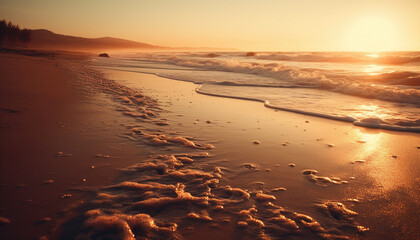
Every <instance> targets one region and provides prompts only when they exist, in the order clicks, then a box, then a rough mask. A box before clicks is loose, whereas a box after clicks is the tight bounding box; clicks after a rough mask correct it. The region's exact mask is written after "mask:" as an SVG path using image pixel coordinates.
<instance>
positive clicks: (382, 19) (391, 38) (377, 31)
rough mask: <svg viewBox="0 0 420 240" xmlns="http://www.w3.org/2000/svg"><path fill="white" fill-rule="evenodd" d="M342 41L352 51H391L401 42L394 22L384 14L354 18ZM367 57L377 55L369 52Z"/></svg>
mask: <svg viewBox="0 0 420 240" xmlns="http://www.w3.org/2000/svg"><path fill="white" fill-rule="evenodd" d="M347 31H348V33H347V35H346V36H345V39H344V40H343V42H344V43H345V46H346V48H347V49H349V50H353V51H392V50H393V49H397V48H398V46H399V45H400V44H401V41H402V40H401V39H400V36H401V32H400V31H399V29H398V25H397V23H396V22H394V21H392V19H390V18H387V17H386V16H375V15H373V14H372V15H367V16H364V17H360V18H355V19H354V21H353V22H352V23H351V24H350V26H349V28H348V30H347ZM368 56H369V57H378V55H377V54H370V55H368Z"/></svg>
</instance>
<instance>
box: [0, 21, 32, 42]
mask: <svg viewBox="0 0 420 240" xmlns="http://www.w3.org/2000/svg"><path fill="white" fill-rule="evenodd" d="M30 40H31V30H29V29H26V28H24V29H21V28H20V27H19V25H15V24H13V23H12V22H10V21H9V22H7V21H6V20H1V21H0V48H14V47H24V46H25V45H26V43H28V42H29V41H30Z"/></svg>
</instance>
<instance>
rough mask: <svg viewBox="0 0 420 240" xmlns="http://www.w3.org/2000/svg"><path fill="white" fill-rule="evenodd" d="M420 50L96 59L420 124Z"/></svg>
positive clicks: (222, 88) (231, 91)
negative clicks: (419, 51) (377, 52)
mask: <svg viewBox="0 0 420 240" xmlns="http://www.w3.org/2000/svg"><path fill="white" fill-rule="evenodd" d="M419 56H420V54H419V53H418V52H408V53H407V52H403V53H380V54H372V53H370V54H369V53H364V54H363V53H256V54H255V55H254V56H245V53H217V54H214V55H209V54H208V53H202V54H200V53H197V54H192V53H167V54H165V53H155V54H133V55H121V56H120V58H115V59H105V60H99V61H98V63H97V64H98V65H102V66H103V67H106V68H109V67H111V68H112V69H118V70H122V71H131V72H143V73H151V74H156V75H159V76H162V77H166V78H170V79H176V80H181V81H189V82H194V83H196V84H198V85H200V91H199V92H200V93H207V94H212V95H214V96H221V97H236V98H246V99H253V100H257V101H261V102H266V103H267V104H266V106H269V107H273V108H277V109H281V110H289V111H293V112H299V113H302V114H308V115H314V116H319V117H325V118H330V119H336V120H344V121H349V122H354V123H355V124H356V125H358V126H365V127H373V128H383V129H389V130H397V131H413V132H419V131H420V127H419V126H420V118H419V116H420V105H419V104H420V89H419V86H420V61H419V59H420V57H419Z"/></svg>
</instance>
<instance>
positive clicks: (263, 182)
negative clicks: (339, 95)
mask: <svg viewBox="0 0 420 240" xmlns="http://www.w3.org/2000/svg"><path fill="white" fill-rule="evenodd" d="M90 59H94V60H95V57H92V56H88V55H77V54H76V55H75V54H68V53H49V54H46V55H42V56H24V55H20V54H1V55H0V79H1V81H0V84H1V85H0V98H1V101H0V110H1V118H0V144H1V146H0V148H1V153H0V156H1V167H0V171H1V172H0V178H1V179H0V183H1V186H0V191H1V206H0V207H1V211H0V216H1V217H2V218H4V219H2V225H1V226H0V235H1V236H5V237H6V239H33V238H39V237H41V236H47V237H48V238H51V239H107V237H109V238H111V239H112V237H113V238H115V239H144V238H149V239H177V238H180V239H216V238H217V239H279V238H290V239H346V238H350V239H365V238H366V239H416V238H418V237H419V236H418V234H419V232H418V230H417V223H418V222H419V219H418V216H419V214H418V213H419V210H418V209H419V208H418V206H419V199H420V198H419V186H420V180H419V177H418V173H419V172H420V171H419V170H420V169H419V168H420V164H419V161H418V160H419V159H420V149H419V142H420V136H419V135H418V133H405V132H393V131H387V130H378V129H367V128H361V127H357V126H354V125H352V124H350V123H346V122H338V121H333V120H328V119H322V118H317V117H313V116H305V115H299V114H296V113H291V112H283V111H278V110H274V109H268V108H264V107H261V105H262V103H259V102H252V101H245V100H238V99H229V98H219V97H213V96H207V95H202V94H199V93H197V92H196V91H195V88H196V87H197V85H194V84H193V83H190V82H180V81H175V80H170V79H166V78H162V77H159V76H156V75H153V74H145V73H135V72H123V71H116V70H110V69H107V70H103V69H102V68H98V67H95V61H91V60H90ZM7 220H8V221H9V222H8V221H7Z"/></svg>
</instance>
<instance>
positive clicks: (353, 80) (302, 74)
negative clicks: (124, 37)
mask: <svg viewBox="0 0 420 240" xmlns="http://www.w3.org/2000/svg"><path fill="white" fill-rule="evenodd" d="M145 59H147V60H149V61H156V62H164V63H167V64H174V65H178V66H183V67H191V68H196V69H199V70H203V69H205V70H212V71H223V72H233V73H243V74H250V75H257V76H263V77H267V78H271V79H274V80H275V81H270V82H268V83H267V84H259V85H267V86H271V87H276V86H285V85H292V86H301V87H314V88H319V89H325V90H329V91H334V92H339V93H343V94H348V95H352V96H358V97H363V98H371V99H380V100H385V101H391V102H401V103H411V104H417V105H419V104H420V90H419V89H416V88H401V87H398V86H391V85H384V84H382V83H381V81H382V80H383V81H385V82H388V83H389V84H394V85H401V84H404V83H405V84H408V83H409V85H413V86H418V79H419V74H418V73H409V74H408V73H407V72H405V73H404V72H397V73H389V74H388V75H387V74H381V75H380V76H371V77H363V78H362V79H361V78H360V76H359V77H357V76H351V75H350V76H349V75H346V76H342V75H335V74H334V72H332V71H328V70H320V69H311V68H297V67H291V66H286V65H283V64H281V63H261V62H241V61H238V60H234V59H214V58H212V59H197V58H184V57H179V56H171V55H149V56H146V57H145ZM410 74H411V75H410ZM402 75H404V76H403V77H402ZM381 77H382V78H381ZM189 78H190V76H187V75H184V76H183V77H179V79H184V80H185V79H187V80H186V81H188V79H189ZM179 79H178V80H179ZM378 79H379V80H378ZM256 80H257V79H256ZM373 80H375V81H373ZM241 84H242V85H247V84H248V85H250V84H254V83H253V82H249V83H244V82H242V83H241Z"/></svg>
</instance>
